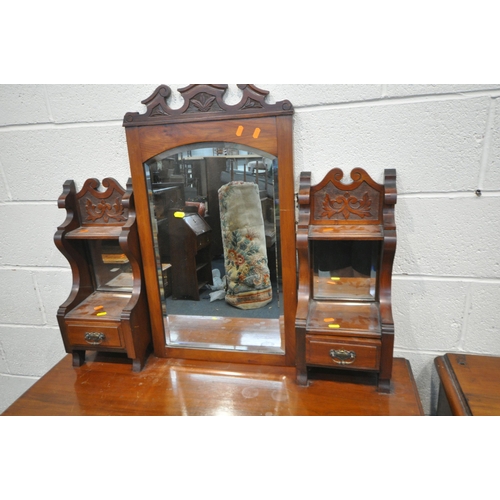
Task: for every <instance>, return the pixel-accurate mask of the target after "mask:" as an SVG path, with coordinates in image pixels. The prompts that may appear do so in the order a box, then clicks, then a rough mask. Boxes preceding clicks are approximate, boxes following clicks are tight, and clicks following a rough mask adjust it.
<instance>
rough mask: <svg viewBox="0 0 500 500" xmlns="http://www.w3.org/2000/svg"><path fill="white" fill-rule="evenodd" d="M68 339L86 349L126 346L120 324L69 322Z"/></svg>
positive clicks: (74, 344) (72, 343)
mask: <svg viewBox="0 0 500 500" xmlns="http://www.w3.org/2000/svg"><path fill="white" fill-rule="evenodd" d="M68 340H69V341H70V343H71V345H73V346H83V347H85V348H86V349H92V348H93V347H118V348H120V347H123V346H124V344H123V341H122V335H121V330H120V325H119V324H117V325H99V324H95V323H89V324H87V325H85V324H68Z"/></svg>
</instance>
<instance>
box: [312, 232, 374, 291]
mask: <svg viewBox="0 0 500 500" xmlns="http://www.w3.org/2000/svg"><path fill="white" fill-rule="evenodd" d="M311 245H312V248H311V254H312V259H313V266H314V276H313V293H314V298H315V299H316V300H322V299H323V300H366V301H373V300H375V298H376V297H375V291H376V284H377V275H378V268H379V260H380V242H379V241H375V240H373V241H371V240H366V241H364V240H361V241H360V240H323V241H321V240H316V241H312V242H311Z"/></svg>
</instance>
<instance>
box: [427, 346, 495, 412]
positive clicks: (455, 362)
mask: <svg viewBox="0 0 500 500" xmlns="http://www.w3.org/2000/svg"><path fill="white" fill-rule="evenodd" d="M434 364H435V366H436V370H437V373H438V375H439V399H438V405H437V415H438V416H499V415H500V357H498V356H481V355H473V354H458V353H454V354H453V353H449V354H445V355H444V356H439V357H438V358H436V359H435V360H434Z"/></svg>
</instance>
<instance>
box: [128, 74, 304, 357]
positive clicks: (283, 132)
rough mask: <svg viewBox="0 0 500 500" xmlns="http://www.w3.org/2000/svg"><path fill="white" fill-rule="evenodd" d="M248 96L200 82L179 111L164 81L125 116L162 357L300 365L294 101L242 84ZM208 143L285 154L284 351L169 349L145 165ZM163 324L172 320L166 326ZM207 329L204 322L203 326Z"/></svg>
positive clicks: (281, 161)
mask: <svg viewBox="0 0 500 500" xmlns="http://www.w3.org/2000/svg"><path fill="white" fill-rule="evenodd" d="M238 88H239V89H240V90H241V91H242V94H243V95H242V99H241V101H240V102H239V103H238V104H235V105H229V104H227V103H226V102H225V101H224V95H225V93H226V91H227V89H228V85H219V84H193V85H188V86H187V87H184V88H181V89H178V91H179V92H180V94H181V96H182V97H183V99H184V104H183V105H182V106H181V107H180V108H178V109H172V108H171V107H170V105H169V103H168V98H169V97H170V95H171V93H172V91H171V89H170V87H168V86H166V85H161V86H159V87H158V88H157V89H156V90H155V91H154V92H153V94H152V95H151V96H150V97H148V98H147V99H145V100H144V101H142V104H145V105H146V107H147V110H146V112H145V113H144V114H140V113H138V112H133V113H127V114H126V115H125V117H124V120H123V126H124V127H125V131H126V140H127V147H128V154H129V161H130V169H131V174H132V185H133V190H134V198H135V207H136V213H137V223H138V229H139V236H140V243H141V253H142V261H143V269H144V280H145V286H146V291H147V297H148V303H149V314H150V320H151V328H152V336H153V346H154V353H155V355H156V356H157V357H161V358H180V359H198V360H207V361H222V362H234V363H255V364H266V365H282V366H294V365H295V344H296V342H295V311H296V308H297V271H296V251H295V196H294V172H293V112H294V110H293V106H292V104H291V103H290V102H289V101H286V100H285V101H280V102H277V103H275V104H269V103H267V102H266V100H265V99H266V97H267V95H268V94H269V92H268V91H265V90H262V89H259V88H258V87H256V86H254V85H251V84H240V85H238ZM203 142H207V143H208V142H210V143H213V142H227V143H238V144H241V145H243V146H249V147H250V148H255V149H259V150H262V151H264V152H267V153H270V154H271V155H274V156H276V157H277V158H278V182H279V200H280V212H279V213H280V238H281V264H282V291H283V304H284V337H285V338H284V347H285V353H284V355H281V354H271V353H270V354H266V353H252V352H247V351H244V352H243V351H233V350H228V351H225V350H210V349H202V348H186V347H170V346H167V345H166V335H165V333H166V328H168V310H167V318H164V316H163V312H162V304H161V294H160V286H159V281H158V274H157V266H156V257H155V252H154V241H153V231H152V227H151V214H150V202H149V196H148V187H147V181H146V174H145V169H144V164H145V163H146V162H147V161H148V160H150V159H151V158H153V157H155V156H157V155H158V154H160V153H163V152H165V151H169V150H172V149H174V148H177V147H181V146H187V145H190V144H199V143H203ZM164 321H165V322H166V323H167V324H164ZM201 328H202V326H201Z"/></svg>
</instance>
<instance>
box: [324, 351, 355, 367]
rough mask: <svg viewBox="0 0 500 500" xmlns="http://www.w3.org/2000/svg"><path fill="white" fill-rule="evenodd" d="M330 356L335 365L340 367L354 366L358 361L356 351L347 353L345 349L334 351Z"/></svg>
mask: <svg viewBox="0 0 500 500" xmlns="http://www.w3.org/2000/svg"><path fill="white" fill-rule="evenodd" d="M330 356H331V357H332V359H333V362H334V363H337V364H338V365H352V364H353V363H354V361H355V360H356V353H355V352H354V351H346V350H344V349H339V350H336V349H332V350H331V351H330Z"/></svg>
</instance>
